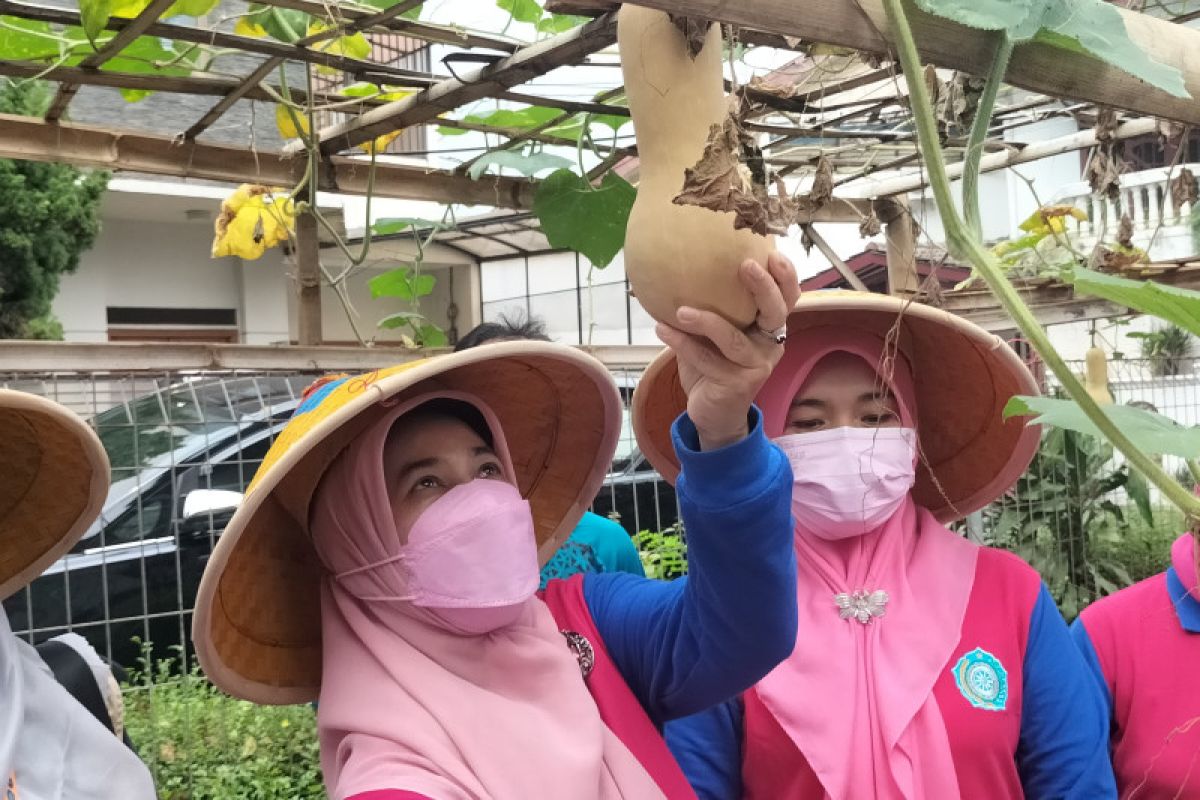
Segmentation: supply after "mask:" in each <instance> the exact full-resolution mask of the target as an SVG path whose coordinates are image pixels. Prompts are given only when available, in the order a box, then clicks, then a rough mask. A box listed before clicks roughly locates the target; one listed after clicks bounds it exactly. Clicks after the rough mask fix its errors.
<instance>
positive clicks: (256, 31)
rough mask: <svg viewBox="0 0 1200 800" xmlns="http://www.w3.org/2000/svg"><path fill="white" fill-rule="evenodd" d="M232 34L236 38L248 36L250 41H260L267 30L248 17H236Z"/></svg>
mask: <svg viewBox="0 0 1200 800" xmlns="http://www.w3.org/2000/svg"><path fill="white" fill-rule="evenodd" d="M233 32H234V33H236V34H237V35H238V36H249V37H250V38H252V39H262V38H264V37H265V36H266V35H267V29H266V28H264V27H263V26H262V25H259V24H258V23H257V22H255V21H254V20H253V19H251V18H250V17H238V21H237V24H235V25H234V26H233Z"/></svg>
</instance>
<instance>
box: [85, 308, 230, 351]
mask: <svg viewBox="0 0 1200 800" xmlns="http://www.w3.org/2000/svg"><path fill="white" fill-rule="evenodd" d="M107 317H108V340H109V341H110V342H218V343H230V344H232V343H236V342H238V341H239V340H240V331H239V329H238V319H237V310H236V309H232V308H157V307H135V306H109V307H108V309H107Z"/></svg>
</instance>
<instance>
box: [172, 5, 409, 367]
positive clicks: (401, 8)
mask: <svg viewBox="0 0 1200 800" xmlns="http://www.w3.org/2000/svg"><path fill="white" fill-rule="evenodd" d="M417 4H418V3H417V2H415V0H403V2H400V3H396V5H394V6H392V7H391V8H389V9H386V10H384V11H380V12H379V13H378V14H368V15H366V16H363V17H359V18H358V19H356V20H354V21H352V22H349V23H347V24H345V25H338V26H330V27H329V28H327V29H325V30H322V31H317V32H316V33H313V34H310V35H308V36H305V37H303V38H301V39H299V40H298V41H297V42H296V46H297V47H302V48H308V47H309V46H310V45H314V44H318V43H320V42H323V41H328V40H329V39H334V38H337V37H339V36H344V35H346V34H354V33H358V32H359V31H360V30H361V29H362V28H367V27H370V26H371V25H379V24H383V23H385V22H388V21H389V20H392V19H395V18H396V17H398V16H400V15H401V14H403V13H404V12H405V11H407V10H409V9H410V8H412V7H413V6H414V5H417ZM286 63H287V59H286V58H285V57H284V56H272V57H271V58H268V59H267V60H266V61H264V62H262V63H261V64H259V65H258V66H257V67H255V69H254V71H253V72H252V73H250V74H249V75H247V76H246V77H245V78H243V79H242V84H241V86H239V87H238V88H236V89H234V90H233V91H231V92H230V93H229V94H227V95H225V96H224V97H222V98H221V100H220V102H218V103H217V104H216V105H214V106H213V107H212V108H210V109H209V110H208V111H207V112H206V113H205V114H204V116H203V117H201V118H200V119H198V120H197V121H196V122H195V123H194V124H193V125H192V126H191V127H190V128H188V129H187V132H186V133H184V138H186V139H195V138H196V137H197V136H199V135H200V134H201V133H203V132H204V131H206V130H207V129H208V128H209V127H210V126H211V125H213V124H215V123H216V121H217V120H219V119H220V118H221V117H222V116H224V115H225V112H227V111H228V110H229V109H231V108H233V106H234V104H235V103H237V101H238V100H240V99H242V98H243V97H245V96H246V93H247V92H249V91H250V90H251V89H253V88H255V87H257V86H258V85H259V84H260V83H261V82H262V81H263V80H264V79H266V77H267V76H268V75H270V74H271V73H272V72H274V71H275V70H276V69H278V68H279V67H280V66H282V65H284V64H286ZM281 80H282V78H281ZM305 344H309V343H308V342H306V343H305Z"/></svg>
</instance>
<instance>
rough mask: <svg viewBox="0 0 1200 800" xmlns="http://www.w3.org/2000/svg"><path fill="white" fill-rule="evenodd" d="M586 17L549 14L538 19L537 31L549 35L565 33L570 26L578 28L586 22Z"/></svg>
mask: <svg viewBox="0 0 1200 800" xmlns="http://www.w3.org/2000/svg"><path fill="white" fill-rule="evenodd" d="M587 19H588V18H587V17H577V16H575V15H573V14H551V15H550V16H548V17H546V18H544V19H542V20H539V21H538V24H537V32H538V33H549V34H551V35H556V34H559V33H566V32H567V31H569V30H571V29H572V28H578V27H579V26H580V25H582V24H583V23H585V22H587Z"/></svg>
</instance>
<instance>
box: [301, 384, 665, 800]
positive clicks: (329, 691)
mask: <svg viewBox="0 0 1200 800" xmlns="http://www.w3.org/2000/svg"><path fill="white" fill-rule="evenodd" d="M435 397H437V398H440V397H448V398H451V399H458V400H464V401H466V402H468V403H470V404H471V405H473V406H474V407H476V408H477V409H479V410H480V412H482V413H483V415H484V417H485V419H486V420H487V422H488V426H489V428H490V429H491V432H492V436H493V440H494V443H493V446H494V449H495V451H496V454H497V456H498V457H499V458H500V460H501V462H502V463H503V465H504V468H505V470H506V473H505V474H506V475H510V476H511V475H512V474H513V473H512V468H511V459H510V457H509V454H508V447H507V444H506V443H505V440H504V437H503V432H502V431H501V430H500V427H499V425H498V423H497V421H496V418H495V415H494V414H492V412H491V411H490V410H489V409H488V408H487V406H486V405H485V404H484V403H482V402H481V401H480V400H479V399H478V398H475V397H471V396H469V395H465V394H462V393H457V392H440V393H437V394H431V395H425V396H422V397H418V398H414V399H412V400H409V401H407V402H404V403H402V404H400V405H399V406H397V407H396V408H395V409H393V410H391V411H390V412H389V413H388V414H386V415H385V416H384V418H382V419H381V420H380V421H378V422H377V423H375V424H374V425H373V426H372V427H371V428H368V429H367V430H366V431H365V432H364V433H363V434H361V435H360V436H359V437H358V438H357V439H356V440H355V441H354V442H352V443H351V444H350V445H349V446H348V447H347V448H346V450H345V451H343V452H342V454H341V455H340V456H339V457H338V458H337V460H336V461H335V462H334V463H333V464H332V465H331V466H330V468H329V470H328V472H327V473H326V474H325V476H324V478H322V481H321V484H320V486H319V487H318V489H317V493H316V495H315V497H314V503H313V511H312V517H311V521H310V529H311V532H312V536H313V540H314V545H315V547H316V550H317V553H318V555H319V556H320V558H321V561H322V562H323V563H324V565H325V567H326V569H327V570H328V572H329V573H330V574H331V575H332V574H338V573H343V572H347V571H350V570H353V569H357V568H361V567H363V566H365V565H367V564H372V563H378V562H380V561H383V560H386V559H389V558H393V557H395V556H396V555H397V552H398V549H399V547H400V544H399V536H398V534H397V532H396V529H395V523H394V521H393V518H392V513H391V504H390V502H389V499H388V493H387V487H386V486H385V482H384V474H383V457H384V445H385V442H386V440H387V435H388V432H389V431H390V430H391V427H392V425H393V423H394V422H395V421H396V420H397V419H399V418H400V417H401V416H403V415H404V414H405V413H407V412H408V411H410V410H412V409H413V408H415V407H416V406H417V405H420V404H421V403H424V402H427V401H429V400H431V399H434V398H435ZM372 574H373V575H375V576H378V578H377V579H378V580H379V581H380V582H381V583H386V584H387V585H385V586H380V587H378V588H379V590H380V593H381V594H386V595H391V596H400V595H404V594H405V590H406V586H405V575H404V572H403V569H399V568H398V569H394V570H375V571H373V572H372ZM321 624H322V637H323V653H324V655H323V659H324V661H323V675H324V677H323V679H322V685H321V695H320V704H319V706H318V720H317V727H318V733H319V736H320V744H321V766H322V769H323V770H324V773H325V780H326V785H327V789H328V791H329V795H330V797H331V798H332V799H333V800H344V798H347V797H352V796H354V795H356V794H360V793H363V792H368V791H372V790H380V789H398V790H407V791H410V792H416V793H418V794H423V795H427V796H429V797H432V798H436V800H468V799H470V800H481V799H482V798H494V800H527V799H528V798H535V797H555V798H563V799H564V800H643V798H646V799H648V800H652V799H653V798H661V797H662V796H663V794H662V791H661V790H660V789H659V788H658V786H657V785H656V784H655V783H654V781H653V779H652V778H651V777H650V775H649V774H648V773H647V772H646V770H645V769H644V768H643V767H642V765H641V764H640V763H639V762H638V761H637V759H636V758H635V757H634V756H633V754H632V753H631V752H630V751H629V749H628V748H627V747H626V746H625V745H624V744H623V743H622V742H621V741H620V740H619V739H618V738H617V737H616V735H615V734H613V733H612V731H611V730H609V728H608V727H607V726H606V725H605V724H604V722H603V721H602V720H601V718H600V713H599V710H598V708H597V706H596V703H595V701H594V700H593V699H592V696H591V694H590V693H589V691H588V689H587V686H586V685H585V683H584V681H583V677H582V675H581V673H580V669H579V664H578V662H577V661H576V659H575V657H574V656H573V655H572V654H571V651H570V650H569V649H568V647H567V645H566V641H565V639H564V638H563V636H562V634H561V633H559V631H558V627H557V626H556V625H555V622H554V619H553V617H552V616H551V614H550V611H549V609H548V608H547V607H546V605H545V603H543V602H542V601H541V600H540V599H537V598H531V599H530V600H529V601H528V602H527V603H526V605H525V607H524V609H523V610H522V612H521V614H520V616H519V618H518V619H517V621H516V622H515V623H513V624H512V625H509V626H507V627H504V628H500V629H499V630H497V631H495V632H494V633H490V634H485V635H481V636H464V635H460V634H458V633H455V632H452V631H450V630H448V629H447V628H446V627H445V626H444V624H439V623H438V621H437V620H436V619H435V618H433V616H432V615H431V614H429V612H427V611H425V610H424V609H421V608H419V607H416V606H413V605H412V604H411V603H407V602H401V601H364V600H361V599H359V598H357V597H355V596H353V595H351V594H350V593H349V592H348V591H347V589H346V588H345V587H343V586H341V585H340V584H339V583H338V582H337V581H334V580H333V579H332V578H331V577H330V576H329V575H327V576H326V577H325V579H324V581H323V584H322V587H321Z"/></svg>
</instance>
